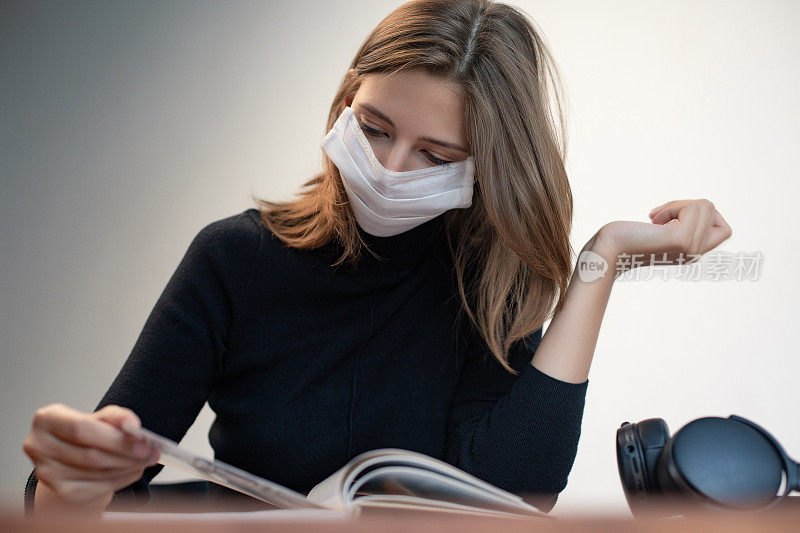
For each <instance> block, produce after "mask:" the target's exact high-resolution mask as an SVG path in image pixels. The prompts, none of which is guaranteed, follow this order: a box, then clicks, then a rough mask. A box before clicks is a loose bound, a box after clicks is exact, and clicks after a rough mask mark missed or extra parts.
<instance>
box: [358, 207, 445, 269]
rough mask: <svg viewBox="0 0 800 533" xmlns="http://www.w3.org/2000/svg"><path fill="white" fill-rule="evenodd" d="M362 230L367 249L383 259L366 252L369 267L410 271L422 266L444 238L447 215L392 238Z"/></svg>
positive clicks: (364, 253) (365, 260) (366, 261)
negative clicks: (424, 259)
mask: <svg viewBox="0 0 800 533" xmlns="http://www.w3.org/2000/svg"><path fill="white" fill-rule="evenodd" d="M358 231H359V233H360V234H361V237H362V238H363V239H364V242H365V243H366V244H367V246H369V248H370V249H371V250H372V251H373V252H375V254H377V255H378V256H380V257H381V259H380V260H379V259H377V258H375V256H373V255H372V254H371V253H369V252H368V251H367V250H363V252H362V255H363V261H364V264H365V265H378V266H381V267H383V268H391V269H408V268H412V267H414V266H415V265H417V264H419V263H420V261H421V260H422V259H423V257H424V256H426V255H428V254H430V253H431V252H432V250H433V244H434V243H435V242H436V241H438V240H440V239H443V238H444V214H441V215H439V216H437V217H435V218H432V219H431V220H429V221H427V222H425V223H423V224H420V225H419V226H416V227H414V228H411V229H410V230H408V231H404V232H403V233H399V234H397V235H392V236H391V237H376V236H375V235H372V234H369V233H367V232H365V231H364V230H363V229H361V227H359V228H358Z"/></svg>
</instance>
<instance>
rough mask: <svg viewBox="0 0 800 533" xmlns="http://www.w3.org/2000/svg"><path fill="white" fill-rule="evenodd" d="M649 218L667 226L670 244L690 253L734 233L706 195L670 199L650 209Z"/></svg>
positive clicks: (715, 244) (710, 246)
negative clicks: (701, 197)
mask: <svg viewBox="0 0 800 533" xmlns="http://www.w3.org/2000/svg"><path fill="white" fill-rule="evenodd" d="M650 220H651V222H652V223H653V224H660V225H663V226H664V228H665V230H666V232H665V233H664V236H665V238H666V239H667V240H668V241H670V243H669V244H671V245H677V246H678V247H679V248H681V249H683V251H685V252H687V253H689V254H695V255H702V254H704V253H706V252H707V251H709V250H711V249H713V248H716V247H717V246H719V245H720V244H721V243H722V242H723V241H725V240H726V239H727V238H728V237H730V236H731V234H732V231H731V229H730V226H728V224H727V222H725V219H723V218H722V215H720V213H719V212H718V211H717V210H716V208H715V207H714V204H713V203H712V202H711V201H709V200H707V199H705V198H703V199H698V200H675V201H671V202H667V203H665V204H663V205H661V206H658V207H656V208H654V209H653V210H652V211H651V212H650Z"/></svg>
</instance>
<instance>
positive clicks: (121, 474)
mask: <svg viewBox="0 0 800 533" xmlns="http://www.w3.org/2000/svg"><path fill="white" fill-rule="evenodd" d="M557 81H558V73H557V70H556V68H555V65H554V62H553V60H552V58H551V55H550V53H549V51H548V49H547V47H546V45H545V43H544V41H543V40H542V38H541V36H540V35H539V34H538V33H537V31H536V29H535V26H534V25H533V23H532V22H531V21H530V20H529V19H527V18H526V17H525V16H524V15H523V14H522V13H521V12H520V11H518V10H516V9H514V8H512V7H509V6H507V5H504V4H500V3H492V2H489V1H484V0H470V1H464V0H425V1H414V2H409V3H407V4H404V5H402V6H401V7H399V8H398V9H396V10H395V11H394V12H392V13H391V14H390V15H388V16H387V17H386V18H385V19H384V20H383V21H382V22H381V23H380V24H379V25H378V26H377V27H376V28H375V29H374V30H373V31H372V33H371V34H370V35H369V36H368V37H367V39H366V41H365V42H364V43H363V45H362V46H361V48H360V49H359V50H358V53H357V54H356V56H355V58H354V59H353V61H352V64H351V65H350V69H349V70H348V71H347V73H346V75H345V76H344V78H343V81H342V83H341V86H340V87H339V90H338V92H337V94H336V96H335V98H334V100H333V104H332V106H331V111H330V115H329V117H328V123H327V131H328V133H327V135H326V136H325V137H324V139H323V142H322V150H323V152H324V157H323V161H324V168H323V171H322V173H320V174H319V175H317V176H315V177H314V178H313V179H311V180H310V181H308V182H307V183H306V184H305V186H304V190H303V191H302V194H301V195H300V196H299V197H298V198H297V199H296V200H293V201H289V202H285V203H277V202H270V201H266V200H259V199H256V200H257V205H258V209H256V208H252V209H247V210H245V211H244V212H242V213H239V214H236V215H233V216H230V217H228V218H225V219H222V220H217V221H214V222H212V223H210V224H208V225H207V226H206V227H204V228H203V229H202V230H201V231H200V232H199V233H198V234H197V236H196V237H195V239H194V240H193V242H192V243H191V245H190V246H189V249H188V251H187V252H186V255H185V256H184V258H183V259H182V261H181V263H180V265H179V266H178V268H177V270H176V271H175V273H174V274H173V276H172V277H171V279H170V280H169V283H168V284H167V286H166V288H165V290H164V292H163V294H162V295H161V297H160V298H159V300H158V301H157V303H156V304H155V307H154V309H153V310H152V313H151V314H150V316H149V317H148V320H147V322H146V323H145V326H144V329H143V331H142V333H141V335H140V337H139V339H138V341H137V342H136V344H135V346H134V348H133V351H132V353H131V354H130V356H129V357H128V359H127V361H126V362H125V364H124V366H123V368H122V369H121V371H120V373H119V375H118V376H117V377H116V379H115V380H114V382H113V383H112V384H111V386H110V387H109V389H108V391H107V392H106V394H105V395H104V396H103V398H102V399H101V401H100V403H99V404H98V406H97V409H96V410H95V411H94V412H93V413H81V412H78V411H76V410H74V409H71V408H69V407H67V406H64V405H61V404H54V405H49V406H46V407H43V408H41V409H39V410H38V411H37V412H36V414H35V416H34V418H33V423H32V428H31V431H30V434H29V435H28V437H27V439H26V441H25V444H24V449H25V452H26V453H27V454H28V455H29V456H30V458H31V459H32V461H33V462H34V465H35V470H34V472H32V473H31V477H30V479H29V483H28V486H27V487H26V502H27V504H28V507H29V508H30V506H31V505H32V504H33V503H34V502H35V505H36V508H37V510H38V509H40V508H41V509H50V508H59V509H63V508H65V507H66V508H69V509H81V510H93V511H100V510H102V509H104V508H105V507H106V506H107V505H108V504H109V503H110V502H111V501H112V499H114V500H116V499H117V498H122V497H124V496H125V495H132V496H136V497H140V496H143V497H144V499H146V498H147V496H148V495H149V492H148V485H149V482H150V481H151V480H152V479H153V477H154V476H155V475H156V474H157V473H158V472H159V471H160V469H161V466H160V465H157V464H156V463H155V459H156V456H155V455H150V453H151V452H152V451H151V450H148V449H147V447H146V446H143V443H135V442H133V441H131V440H130V439H128V438H126V437H125V436H124V435H123V433H122V432H121V431H120V429H119V427H121V425H122V424H123V423H125V422H126V421H127V423H129V424H134V425H139V424H142V425H144V426H145V427H147V428H150V429H152V430H154V431H156V432H158V433H160V434H162V435H165V436H167V437H169V438H171V439H174V440H180V439H181V438H182V437H183V435H184V433H185V432H186V430H187V429H188V428H189V427H190V426H191V424H192V423H193V421H194V420H195V417H196V415H197V413H198V412H199V411H200V409H201V408H202V406H203V405H204V404H205V402H206V401H207V402H208V403H209V405H210V407H211V408H212V409H213V410H214V412H215V413H216V419H215V421H214V424H213V426H212V427H211V430H210V433H209V438H210V442H211V445H212V447H213V449H214V451H215V456H216V457H217V458H218V459H221V460H223V461H225V462H228V463H231V464H233V465H236V466H238V467H240V468H244V469H246V470H248V471H251V472H253V473H255V474H257V475H259V476H262V477H264V478H267V479H270V480H273V481H276V482H278V483H281V484H283V485H285V486H288V487H290V488H293V489H295V490H298V491H303V492H308V491H309V490H310V489H311V488H312V487H313V486H314V485H315V484H316V483H318V482H319V481H321V480H322V479H324V478H325V477H327V476H328V475H330V474H331V473H332V472H334V471H335V470H336V469H338V468H339V467H341V466H342V465H343V464H344V463H345V462H346V461H347V460H349V459H350V458H352V457H353V456H355V455H357V454H359V453H361V452H363V451H366V450H370V449H374V448H381V447H398V448H406V449H410V450H415V451H419V452H422V453H425V454H428V455H430V456H433V457H437V458H440V459H443V460H446V461H448V462H450V463H452V464H454V465H455V466H457V467H458V468H461V469H463V470H465V471H467V472H469V473H471V474H473V475H476V476H478V477H480V478H482V479H485V480H486V481H488V482H490V483H492V484H494V485H496V486H498V487H500V488H503V489H506V490H509V491H512V492H516V493H519V494H526V495H529V496H532V497H533V498H532V500H533V501H534V502H535V503H536V505H538V506H540V508H542V509H543V510H547V511H549V510H550V509H551V508H552V507H553V505H554V504H555V501H556V497H557V495H558V493H559V492H560V491H562V490H563V489H564V487H565V486H566V484H567V477H568V474H569V472H570V470H571V468H572V464H573V461H574V458H575V455H576V451H577V445H578V440H579V436H580V428H581V419H582V415H583V406H584V400H585V394H586V389H587V385H588V373H589V367H590V363H591V360H592V355H593V352H594V348H595V344H596V341H597V336H598V332H599V329H600V323H601V319H602V317H603V314H604V311H605V307H606V304H607V301H608V297H609V293H610V291H611V287H612V285H613V281H614V278H615V275H618V274H619V273H620V272H622V271H623V270H625V268H618V267H617V264H618V259H619V258H620V256H621V254H645V256H643V258H644V259H646V258H647V257H651V258H652V256H650V255H649V254H657V256H658V257H659V259H663V258H664V257H667V258H669V260H670V261H677V260H679V258H680V257H681V255H680V254H689V253H691V254H698V255H699V254H703V253H705V252H707V251H708V250H710V249H712V248H715V247H716V246H718V245H719V244H720V243H721V242H723V241H724V240H725V239H727V238H728V237H729V236H730V235H731V229H730V228H729V227H728V225H727V224H726V222H725V221H724V220H723V218H722V217H721V216H720V214H719V213H718V212H717V211H716V210H715V208H714V206H713V204H712V203H711V202H709V201H708V200H705V199H700V200H680V201H672V202H667V203H665V204H663V205H661V206H659V207H657V208H655V209H654V210H653V211H652V212H651V213H650V218H651V220H650V222H649V223H643V222H631V221H612V222H608V223H606V224H604V225H603V226H602V227H601V228H599V230H598V231H597V232H596V233H595V234H594V236H593V237H592V238H591V239H590V240H589V242H588V243H586V246H584V250H585V251H587V252H589V251H590V252H593V254H596V255H593V254H588V255H589V256H591V258H592V259H593V260H594V261H595V262H596V261H597V260H598V259H599V260H600V261H605V262H606V266H607V270H606V272H605V274H604V275H602V276H600V277H599V278H597V279H586V278H582V277H581V276H573V275H572V273H573V268H572V264H573V255H574V254H573V250H572V249H571V247H570V243H569V235H570V229H571V219H572V195H571V191H570V186H569V183H568V180H567V175H566V172H565V170H564V158H565V153H564V149H563V148H562V144H563V135H564V133H563V124H564V122H563V117H562V113H561V104H560V97H559V91H558V83H556V82H557ZM551 88H552V89H554V97H555V99H554V100H553V101H551V95H550V89H551ZM551 103H555V104H556V106H555V107H556V109H557V111H558V113H557V118H558V121H556V120H554V119H553V118H552V116H551V114H550V110H551ZM556 123H559V124H560V125H561V137H559V136H557V135H556V133H557V128H556ZM662 254H666V255H665V256H664V255H662ZM581 257H584V255H583V254H582V255H581ZM580 261H581V259H580V257H579V263H580ZM620 263H622V264H623V265H624V264H628V267H627V268H632V267H635V266H640V265H636V264H629V263H625V262H623V261H621V262H620ZM642 264H647V263H646V262H645V263H642ZM548 318H552V321H551V323H550V325H549V327H548V328H547V332H546V334H544V335H542V325H543V323H544V322H545V320H546V319H548ZM153 453H154V452H153ZM37 481H41V483H39V484H38V489H37ZM115 496H116V498H115Z"/></svg>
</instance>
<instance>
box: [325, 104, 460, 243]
mask: <svg viewBox="0 0 800 533" xmlns="http://www.w3.org/2000/svg"><path fill="white" fill-rule="evenodd" d="M322 150H323V151H324V152H325V153H326V154H327V155H328V157H329V158H330V159H331V161H333V163H334V164H335V165H336V168H338V169H339V174H340V175H341V176H342V182H343V183H344V188H345V192H346V193H347V198H348V199H349V200H350V206H351V207H352V209H353V215H354V216H355V217H356V220H357V221H358V224H359V225H360V226H361V228H362V229H363V230H364V231H366V232H367V233H370V234H372V235H375V236H378V237H389V236H392V235H397V234H399V233H403V232H404V231H408V230H410V229H411V228H414V227H416V226H418V225H420V224H422V223H424V222H427V221H429V220H431V219H433V218H435V217H437V216H439V215H441V214H442V213H444V212H445V211H448V210H450V209H456V208H466V207H469V206H470V205H472V186H473V183H474V175H475V159H474V157H473V156H469V157H468V158H467V159H465V160H463V161H456V162H452V163H447V164H444V165H436V166H433V167H427V168H422V169H419V170H409V171H406V172H394V171H392V170H387V169H385V168H384V167H383V165H381V164H380V162H379V161H378V159H377V158H376V157H375V154H374V153H373V151H372V147H371V146H370V144H369V140H367V137H366V135H365V134H364V132H363V131H362V130H361V126H360V124H359V123H358V120H357V119H356V117H355V114H354V113H353V109H352V108H351V107H349V106H347V107H345V108H344V111H342V114H341V115H339V118H338V119H336V122H335V123H334V125H333V128H332V129H331V131H329V132H328V134H327V135H325V137H324V138H323V139H322Z"/></svg>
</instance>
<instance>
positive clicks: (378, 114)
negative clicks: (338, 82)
mask: <svg viewBox="0 0 800 533" xmlns="http://www.w3.org/2000/svg"><path fill="white" fill-rule="evenodd" d="M361 107H362V108H363V109H366V110H367V111H369V112H370V113H372V114H373V115H375V116H376V117H378V118H380V119H382V120H384V121H386V122H387V123H388V124H389V125H390V126H391V127H393V128H394V122H392V119H390V118H389V117H387V116H386V115H384V114H383V113H381V112H380V111H378V110H377V109H376V108H375V107H373V106H371V105H369V104H361ZM419 140H420V141H425V142H429V143H432V144H438V145H439V146H443V147H445V148H450V149H453V150H459V151H461V152H464V153H465V154H468V153H469V150H467V149H466V148H464V147H463V146H460V145H458V144H455V143H450V142H447V141H440V140H439V139H433V138H431V137H419Z"/></svg>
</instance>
